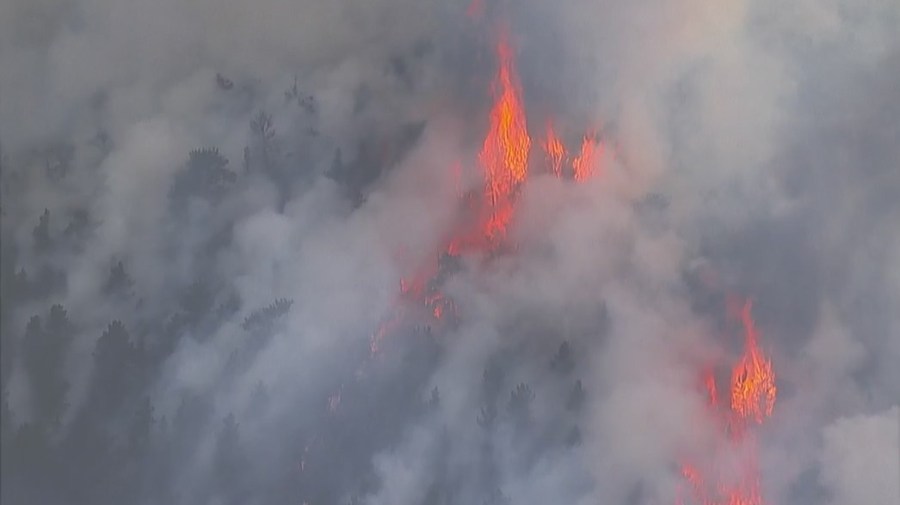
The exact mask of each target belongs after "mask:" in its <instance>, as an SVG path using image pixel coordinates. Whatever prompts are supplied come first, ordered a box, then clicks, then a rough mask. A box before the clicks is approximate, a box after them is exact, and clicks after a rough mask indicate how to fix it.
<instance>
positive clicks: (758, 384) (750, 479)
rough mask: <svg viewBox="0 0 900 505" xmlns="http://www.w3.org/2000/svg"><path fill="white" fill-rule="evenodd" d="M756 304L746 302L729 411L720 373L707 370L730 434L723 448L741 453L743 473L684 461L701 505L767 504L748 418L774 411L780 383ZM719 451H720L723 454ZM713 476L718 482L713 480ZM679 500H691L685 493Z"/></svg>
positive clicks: (757, 419)
mask: <svg viewBox="0 0 900 505" xmlns="http://www.w3.org/2000/svg"><path fill="white" fill-rule="evenodd" d="M751 308H752V305H751V303H750V302H749V301H747V302H746V303H744V305H743V308H742V310H741V312H740V318H741V323H742V324H743V327H744V352H743V354H742V355H741V357H740V359H739V360H738V362H737V363H736V364H735V365H734V367H733V369H732V373H731V384H730V386H731V388H730V394H731V402H730V404H729V407H730V409H729V410H728V411H727V412H724V413H721V412H719V408H720V405H719V401H718V393H717V388H716V382H715V377H714V375H713V373H712V372H711V371H708V372H706V373H705V374H704V384H705V387H706V390H707V392H708V394H709V405H710V408H711V410H712V412H713V415H715V416H717V417H721V418H722V420H723V421H724V423H720V425H721V426H723V427H724V428H725V429H726V430H727V429H728V428H730V429H731V431H730V433H729V434H730V435H731V436H730V437H725V436H723V437H721V438H720V439H719V440H720V442H721V443H723V444H726V445H724V446H723V447H719V448H718V449H717V453H721V454H727V453H729V452H732V453H741V454H743V456H744V457H743V459H742V460H741V461H740V462H739V465H738V468H737V469H736V473H737V475H736V476H735V475H727V473H728V472H723V470H722V469H720V468H716V469H709V471H707V472H703V471H701V469H700V468H699V467H697V466H695V465H693V464H690V463H685V464H682V468H681V473H682V476H683V477H684V479H685V481H687V483H688V485H689V487H690V491H691V494H692V495H693V497H694V500H693V502H689V503H693V504H696V505H763V504H764V503H765V502H764V500H763V498H762V493H761V491H760V482H759V465H758V462H757V456H756V443H755V442H756V441H755V439H754V438H753V433H752V432H750V431H749V430H748V429H747V425H748V423H751V422H752V423H755V424H761V423H762V422H763V421H765V419H766V418H768V417H769V416H771V415H772V411H773V409H774V407H775V400H776V396H777V388H776V386H775V374H774V372H773V371H772V364H771V361H770V360H769V359H768V358H767V357H766V356H765V355H764V354H763V353H762V351H761V350H760V349H759V347H758V344H757V338H758V333H757V330H756V325H755V323H754V321H753V317H752V315H751ZM717 455H719V454H717ZM710 481H712V483H711V482H710ZM678 503H679V504H680V505H684V504H685V502H684V501H683V500H682V499H680V498H679V500H678Z"/></svg>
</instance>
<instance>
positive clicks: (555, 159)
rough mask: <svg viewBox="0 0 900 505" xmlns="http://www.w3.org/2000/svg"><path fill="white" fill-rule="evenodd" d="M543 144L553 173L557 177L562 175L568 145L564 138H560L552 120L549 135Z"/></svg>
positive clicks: (548, 128) (549, 123)
mask: <svg viewBox="0 0 900 505" xmlns="http://www.w3.org/2000/svg"><path fill="white" fill-rule="evenodd" d="M541 146H542V147H543V148H544V154H545V155H546V156H547V161H549V162H550V169H551V170H552V171H553V174H554V175H556V176H557V177H562V167H563V161H565V158H566V146H565V145H563V143H562V140H560V138H559V136H558V135H557V134H556V131H555V130H554V129H553V123H552V122H548V123H547V135H546V137H545V138H544V141H543V142H542V143H541Z"/></svg>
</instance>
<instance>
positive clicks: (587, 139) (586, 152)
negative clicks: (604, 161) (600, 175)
mask: <svg viewBox="0 0 900 505" xmlns="http://www.w3.org/2000/svg"><path fill="white" fill-rule="evenodd" d="M597 151H598V149H597V143H596V142H595V141H594V136H593V135H592V134H588V135H585V136H584V139H583V140H582V141H581V153H580V154H579V155H578V156H577V157H576V158H575V159H574V160H572V169H573V171H574V173H575V176H574V177H575V182H584V181H586V180H588V179H590V178H591V175H592V174H593V171H594V163H595V162H596V157H597V155H598V154H599V153H598V152H597Z"/></svg>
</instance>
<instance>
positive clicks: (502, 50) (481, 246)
mask: <svg viewBox="0 0 900 505" xmlns="http://www.w3.org/2000/svg"><path fill="white" fill-rule="evenodd" d="M484 10H485V5H484V0H472V3H471V4H470V5H469V8H468V10H467V14H468V15H469V16H470V17H473V18H480V17H481V16H482V15H483V14H484ZM497 35H498V38H497V44H496V54H497V71H496V74H495V75H494V79H493V82H492V84H491V93H492V96H493V103H492V106H491V109H490V112H489V117H488V129H487V133H486V134H485V137H484V140H483V143H482V146H481V149H480V151H479V153H478V165H479V168H480V169H481V170H482V172H483V176H484V185H483V189H482V191H483V194H481V195H477V196H476V197H475V198H469V196H470V195H472V193H466V192H464V191H463V188H462V165H461V164H460V163H456V164H454V165H452V167H451V170H452V174H451V175H452V180H453V184H454V186H455V188H454V189H455V190H456V194H457V196H458V198H459V199H460V200H461V202H462V204H463V207H464V211H467V212H465V214H464V215H466V216H468V217H466V218H465V219H462V220H461V221H460V222H458V223H457V224H456V226H454V227H453V228H452V229H451V232H450V233H449V234H448V235H447V236H446V237H445V239H446V240H444V241H443V246H442V247H440V248H438V250H437V251H435V254H433V255H431V259H430V260H429V261H428V262H427V263H426V264H425V265H423V266H422V267H421V268H419V269H418V270H417V271H416V272H415V273H414V275H413V276H412V277H410V278H408V279H402V280H401V281H400V297H399V299H398V300H397V301H396V302H395V305H394V308H393V310H392V315H391V316H390V317H388V318H387V319H385V320H384V321H383V322H382V323H381V325H379V327H378V329H377V331H376V332H375V333H374V334H373V335H372V338H371V341H370V348H371V351H372V354H376V353H377V352H378V349H379V347H380V343H381V341H382V340H383V338H384V337H385V335H386V334H388V333H390V332H393V331H396V330H397V329H398V328H399V325H400V324H401V323H402V320H403V318H404V315H403V312H404V307H405V304H404V302H410V301H413V302H415V303H417V304H420V306H424V307H425V308H426V309H428V312H429V313H430V315H431V317H433V319H434V320H435V321H440V320H442V319H444V316H445V315H446V314H447V312H448V310H449V311H450V312H451V313H453V314H455V311H456V307H455V305H454V304H453V301H452V300H451V299H449V298H447V297H445V296H444V295H443V293H441V292H440V290H439V286H438V285H439V284H440V281H439V279H440V273H441V265H440V262H439V261H437V258H439V257H440V256H441V254H446V255H448V256H451V257H455V256H460V255H462V254H465V253H467V252H470V251H479V252H486V251H487V252H490V251H496V250H497V248H498V247H499V246H500V245H501V244H502V243H503V241H504V240H505V239H506V236H507V231H508V228H509V225H510V223H511V222H512V219H513V216H514V213H515V203H516V202H515V200H516V194H517V191H518V188H519V187H520V186H521V185H522V184H523V183H524V182H525V180H526V178H527V177H528V160H529V155H530V154H531V147H532V141H531V136H530V135H529V133H528V126H527V121H526V114H525V106H524V102H523V99H522V90H521V85H520V83H519V79H518V76H517V74H516V68H515V61H514V60H515V58H514V56H515V55H514V51H513V49H512V47H511V45H510V42H509V36H508V31H507V30H506V29H505V27H501V28H500V29H498V30H497ZM541 144H542V146H543V148H544V151H545V153H546V154H547V157H548V159H549V160H550V164H551V168H552V170H553V172H554V173H555V174H556V175H557V176H558V177H562V174H563V164H564V163H566V162H568V154H567V152H566V147H565V145H564V144H563V142H562V140H561V139H560V137H559V136H558V135H557V133H556V131H555V129H554V127H553V124H552V122H548V123H547V130H546V138H545V139H544V140H543V141H542V142H541ZM596 151H597V143H596V142H595V141H594V135H593V134H588V135H585V137H584V141H583V143H582V147H581V152H580V154H579V155H578V157H576V158H575V159H574V160H572V164H573V166H572V171H573V173H574V179H575V181H576V182H582V181H584V180H587V179H588V178H589V177H591V175H592V170H593V166H594V162H595V156H596ZM471 203H474V205H469V204H471Z"/></svg>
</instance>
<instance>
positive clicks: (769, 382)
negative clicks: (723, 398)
mask: <svg viewBox="0 0 900 505" xmlns="http://www.w3.org/2000/svg"><path fill="white" fill-rule="evenodd" d="M751 309H752V304H751V302H750V301H747V303H746V304H744V308H743V310H742V311H741V320H742V322H743V324H744V342H745V343H744V346H745V349H746V350H745V351H744V355H743V356H741V359H740V361H738V363H737V364H736V365H735V366H734V369H733V370H732V372H731V410H732V411H733V412H734V413H735V414H736V415H737V416H739V417H740V418H741V419H750V420H752V421H754V422H756V423H757V424H760V423H762V422H763V420H764V419H765V418H767V417H769V416H771V415H772V410H773V409H774V408H775V398H776V396H777V394H778V388H777V387H776V386H775V373H774V372H773V371H772V362H771V361H770V360H769V359H768V358H766V356H765V355H764V354H763V353H762V351H760V349H759V347H758V345H757V338H758V335H757V332H756V325H755V324H754V322H753V317H752V315H751V313H750V311H751Z"/></svg>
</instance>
